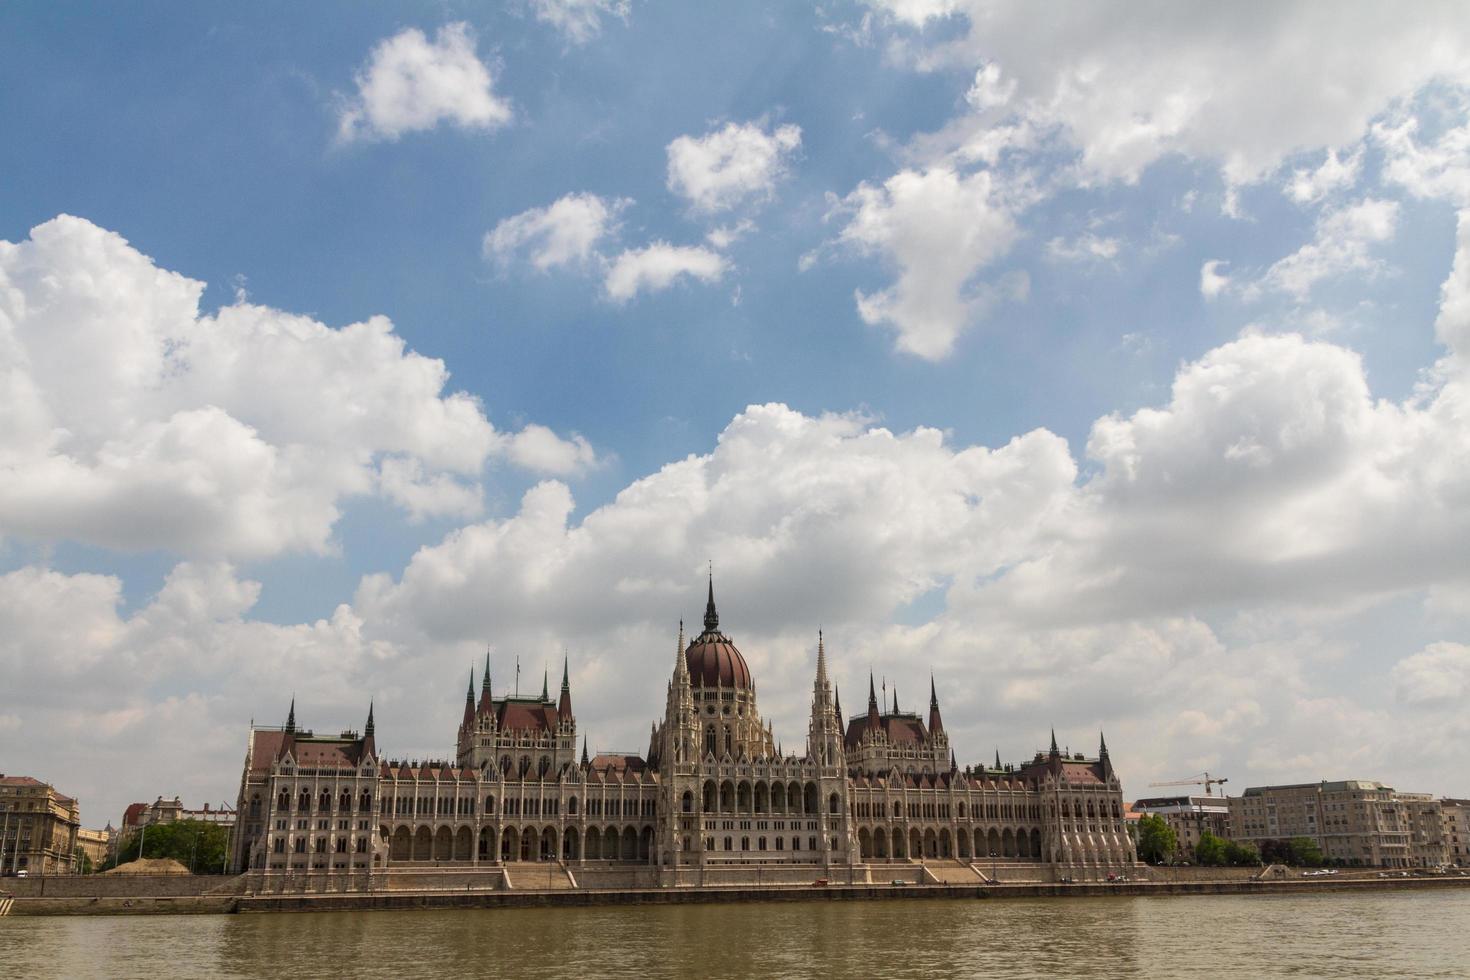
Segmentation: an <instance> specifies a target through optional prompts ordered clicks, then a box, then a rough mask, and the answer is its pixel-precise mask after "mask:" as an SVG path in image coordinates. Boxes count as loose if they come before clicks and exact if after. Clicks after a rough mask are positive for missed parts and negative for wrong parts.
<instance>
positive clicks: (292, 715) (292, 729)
mask: <svg viewBox="0 0 1470 980" xmlns="http://www.w3.org/2000/svg"><path fill="white" fill-rule="evenodd" d="M286 732H287V733H288V734H291V735H295V734H296V695H294V694H293V695H291V710H290V711H288V712H286Z"/></svg>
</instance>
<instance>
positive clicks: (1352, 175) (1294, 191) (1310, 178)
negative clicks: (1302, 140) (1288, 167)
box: [1286, 145, 1363, 204]
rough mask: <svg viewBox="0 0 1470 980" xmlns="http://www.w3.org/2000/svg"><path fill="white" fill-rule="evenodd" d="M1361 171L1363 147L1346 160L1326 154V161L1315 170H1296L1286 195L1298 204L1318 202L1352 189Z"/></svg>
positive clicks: (1343, 157)
mask: <svg viewBox="0 0 1470 980" xmlns="http://www.w3.org/2000/svg"><path fill="white" fill-rule="evenodd" d="M1362 169H1363V147H1362V146H1361V145H1359V146H1358V147H1357V148H1356V149H1355V150H1353V152H1352V154H1351V155H1349V156H1341V155H1340V154H1339V153H1338V151H1337V150H1328V151H1327V158H1326V159H1325V160H1323V161H1322V163H1321V165H1320V166H1318V167H1317V168H1316V169H1315V170H1306V169H1297V170H1294V171H1293V172H1292V175H1291V179H1290V180H1289V181H1288V182H1287V185H1286V194H1287V196H1288V197H1290V198H1291V199H1292V200H1293V201H1295V202H1297V203H1298V204H1310V203H1312V202H1315V201H1320V200H1321V199H1322V198H1324V197H1326V196H1327V195H1328V194H1331V193H1332V192H1334V191H1339V190H1344V189H1346V188H1350V187H1352V186H1353V185H1354V184H1356V183H1357V182H1358V174H1359V173H1361V172H1362Z"/></svg>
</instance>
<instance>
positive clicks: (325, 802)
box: [321, 790, 332, 813]
mask: <svg viewBox="0 0 1470 980" xmlns="http://www.w3.org/2000/svg"><path fill="white" fill-rule="evenodd" d="M321 802H322V806H321V810H322V812H323V813H331V812H332V794H331V792H330V791H328V790H322V801H321Z"/></svg>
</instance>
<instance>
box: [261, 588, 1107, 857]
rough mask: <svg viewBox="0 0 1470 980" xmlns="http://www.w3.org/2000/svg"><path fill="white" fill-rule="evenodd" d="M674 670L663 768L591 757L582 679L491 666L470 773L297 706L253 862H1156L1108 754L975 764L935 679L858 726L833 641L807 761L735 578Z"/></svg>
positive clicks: (266, 799)
mask: <svg viewBox="0 0 1470 980" xmlns="http://www.w3.org/2000/svg"><path fill="white" fill-rule="evenodd" d="M672 666H673V669H672V673H671V676H670V678H669V681H668V684H667V689H666V699H665V705H664V711H663V715H662V717H661V718H660V719H659V720H658V721H656V722H655V723H654V724H653V726H652V728H651V731H650V735H649V743H648V751H647V754H646V755H643V756H639V755H596V756H592V757H590V758H589V756H588V754H587V743H586V740H585V738H584V739H582V740H581V741H580V745H579V738H578V733H577V721H576V716H575V715H574V713H573V711H572V693H571V687H570V684H569V679H568V675H567V671H566V667H565V665H564V666H563V670H562V680H561V689H560V692H559V694H558V696H557V697H556V698H552V697H551V695H550V691H549V690H548V688H547V686H546V685H545V684H544V683H543V687H542V691H541V694H540V695H539V696H518V695H510V696H502V697H496V696H494V695H493V694H492V693H491V688H490V675H489V665H488V663H487V665H486V672H485V677H484V680H483V681H482V684H481V687H480V691H479V694H478V697H477V696H476V693H475V685H474V679H473V677H471V680H470V687H469V691H468V692H467V693H466V695H465V705H464V714H463V716H462V718H461V719H460V721H459V726H458V729H457V731H456V750H455V757H454V759H453V760H452V761H451V760H444V761H419V760H415V761H413V762H408V761H402V760H395V759H389V758H387V757H385V756H384V755H383V753H381V752H380V751H379V748H378V744H377V733H376V731H375V725H374V719H373V712H372V708H371V707H369V709H368V714H367V723H366V725H365V726H364V728H363V729H362V731H361V733H358V732H356V731H344V732H341V733H340V734H338V735H335V736H327V735H317V734H314V733H312V732H311V731H307V730H304V729H302V728H299V727H298V726H297V723H296V713H295V703H294V701H293V702H292V705H291V711H290V713H289V715H288V717H287V720H286V724H285V726H284V727H282V728H264V727H254V726H253V727H252V729H251V732H250V738H249V742H248V745H247V749H246V755H245V766H244V772H243V775H242V777H241V781H240V795H239V804H238V809H239V817H238V820H237V823H236V831H235V835H234V838H233V844H232V848H233V850H232V859H233V862H234V865H235V867H236V868H237V869H238V870H241V871H258V872H332V871H337V872H369V873H372V872H380V871H386V870H389V869H413V868H437V869H445V868H460V869H467V870H468V869H475V868H481V867H483V866H486V865H491V866H495V867H510V866H515V867H520V866H521V865H519V864H517V863H518V862H555V863H557V864H559V865H561V867H562V868H563V869H567V871H568V873H572V872H581V871H583V870H585V871H587V872H588V874H589V876H590V875H591V873H593V872H595V871H596V870H597V869H599V868H602V869H607V868H612V867H629V866H638V867H642V868H647V869H650V873H651V874H653V875H654V876H655V877H654V878H653V879H652V880H655V881H661V882H663V883H666V884H674V883H683V882H687V881H689V880H690V878H689V876H688V872H689V871H691V870H696V869H697V870H698V871H699V873H700V877H699V879H698V880H700V881H704V880H707V879H706V878H705V877H704V876H705V874H706V873H710V874H711V875H712V876H713V877H714V878H716V879H717V878H718V873H719V872H720V871H721V870H722V869H723V870H724V871H726V872H736V871H742V870H743V871H745V872H751V871H752V869H753V868H754V869H767V873H768V874H771V873H774V872H779V871H781V870H783V869H784V870H786V871H788V872H789V873H792V874H796V873H800V874H811V875H813V876H814V877H827V876H829V875H830V876H832V877H833V878H834V880H836V879H838V878H839V876H840V880H848V881H850V880H862V879H861V878H860V877H859V875H869V874H876V873H881V874H888V872H889V870H890V869H883V870H882V871H881V872H871V868H872V867H873V866H876V865H884V864H893V863H895V862H912V863H915V864H920V863H922V864H923V865H924V866H925V868H926V869H927V868H941V869H942V868H944V867H946V866H950V867H955V866H958V867H960V868H965V866H968V868H966V873H971V871H973V873H974V874H976V875H979V876H980V877H982V878H983V877H985V876H986V875H993V874H995V873H996V872H995V869H996V868H1005V867H1013V866H1017V865H1025V866H1027V867H1032V868H1039V869H1044V870H1045V871H1046V873H1048V874H1050V875H1054V876H1061V875H1077V876H1079V877H1083V876H1086V877H1092V876H1094V875H1099V874H1102V873H1104V872H1107V871H1108V870H1109V869H1112V870H1121V869H1124V868H1128V867H1131V866H1132V865H1133V863H1134V861H1135V852H1134V845H1133V842H1132V841H1131V839H1130V838H1129V835H1128V833H1127V832H1126V830H1125V826H1124V815H1123V798H1122V788H1121V785H1120V783H1119V780H1118V777H1117V776H1116V775H1115V774H1114V771H1113V764H1112V761H1111V760H1110V759H1109V757H1108V750H1107V744H1106V742H1103V741H1101V739H1100V744H1099V746H1098V753H1097V755H1096V757H1094V758H1085V757H1083V756H1082V755H1080V754H1073V753H1071V752H1065V753H1064V752H1062V751H1060V750H1059V749H1058V748H1057V742H1056V736H1055V734H1053V735H1052V738H1051V745H1050V749H1049V751H1042V752H1037V753H1036V754H1035V756H1034V757H1033V758H1031V759H1029V760H1027V761H1025V762H1022V763H1019V764H1007V765H1002V764H1001V761H1000V758H999V756H998V755H997V757H996V758H995V760H994V763H993V764H978V765H969V766H965V767H964V768H960V767H959V766H958V765H957V763H956V757H955V752H954V749H953V748H952V747H951V745H950V741H949V736H948V734H947V733H946V732H945V730H944V722H943V720H942V718H941V717H940V710H939V700H938V698H937V696H936V694H935V690H934V686H933V682H932V680H931V682H930V696H929V707H928V712H927V717H921V716H920V715H919V714H917V713H913V712H905V711H900V710H899V706H898V703H897V695H896V694H895V695H894V697H893V700H892V702H891V703H889V702H888V699H887V696H886V694H885V696H884V698H883V703H880V700H879V698H878V696H877V692H876V691H875V690H874V688H873V684H872V679H871V677H870V678H869V685H868V700H867V706H866V710H864V711H863V712H861V713H859V714H855V715H851V716H844V715H843V713H842V709H841V706H840V704H839V702H838V699H837V695H836V692H835V690H834V688H833V686H832V684H831V682H830V680H829V678H828V674H827V656H826V649H825V644H824V642H823V640H822V639H821V637H820V635H819V637H818V642H817V651H816V667H815V678H814V680H813V684H812V698H811V716H810V720H809V721H808V724H807V737H806V745H805V751H804V752H802V753H800V754H796V753H791V752H787V753H784V754H783V753H782V752H781V751H779V750H778V748H777V744H778V743H777V742H776V740H775V737H774V735H773V733H772V730H771V726H770V724H769V723H768V722H765V721H762V719H761V715H760V710H759V707H758V705H757V703H756V685H755V679H754V678H753V677H752V675H751V672H750V668H749V667H748V666H747V665H746V662H745V658H744V657H743V656H741V653H740V651H739V650H738V649H737V648H736V646H735V644H734V642H733V641H732V640H731V638H730V637H729V636H727V635H726V634H725V633H723V632H721V630H720V619H719V615H718V613H717V612H716V609H715V599H714V586H713V583H711V584H710V588H709V598H708V603H707V605H706V607H705V614H704V630H703V632H701V633H700V634H699V635H698V636H695V637H694V638H693V640H692V641H690V642H688V643H687V644H686V642H685V637H684V631H683V628H682V626H681V627H680V630H679V640H678V645H677V648H676V654H675V656H674V658H673V665H672ZM508 873H509V872H507V874H508ZM927 873H929V874H930V875H931V876H933V874H934V872H932V871H929V872H927ZM660 876H661V877H660ZM273 877H275V876H274V875H273ZM773 877H774V876H773ZM574 880H575V879H574ZM866 880H878V878H877V877H869V878H867V879H866ZM883 880H885V881H886V880H887V879H886V878H884V879H883Z"/></svg>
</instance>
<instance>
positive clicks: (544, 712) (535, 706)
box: [495, 698, 560, 732]
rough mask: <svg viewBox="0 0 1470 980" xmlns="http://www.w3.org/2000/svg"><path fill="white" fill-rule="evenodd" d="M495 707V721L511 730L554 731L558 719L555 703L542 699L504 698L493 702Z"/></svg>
mask: <svg viewBox="0 0 1470 980" xmlns="http://www.w3.org/2000/svg"><path fill="white" fill-rule="evenodd" d="M495 708H496V712H495V723H496V724H497V725H499V726H500V727H501V728H508V729H511V730H512V731H523V730H530V731H534V732H554V731H556V726H557V723H558V722H559V721H560V718H558V717H557V714H556V707H555V705H550V704H546V703H545V702H542V701H518V700H514V699H512V698H506V699H505V700H504V701H497V702H495Z"/></svg>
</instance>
